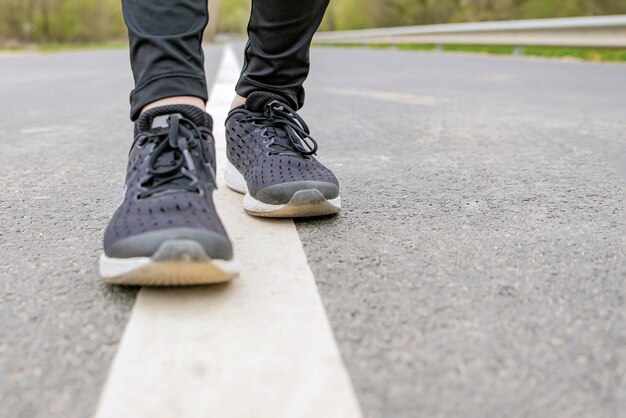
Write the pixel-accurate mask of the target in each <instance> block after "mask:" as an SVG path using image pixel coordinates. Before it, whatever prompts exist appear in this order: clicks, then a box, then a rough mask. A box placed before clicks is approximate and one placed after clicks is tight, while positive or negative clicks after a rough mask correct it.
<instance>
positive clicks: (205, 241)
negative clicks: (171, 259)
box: [105, 228, 233, 260]
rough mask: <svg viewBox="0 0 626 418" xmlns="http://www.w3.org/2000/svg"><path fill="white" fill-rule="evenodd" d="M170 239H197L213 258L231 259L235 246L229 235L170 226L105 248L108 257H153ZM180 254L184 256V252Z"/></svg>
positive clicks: (130, 237)
mask: <svg viewBox="0 0 626 418" xmlns="http://www.w3.org/2000/svg"><path fill="white" fill-rule="evenodd" d="M168 241H195V242H197V243H198V244H200V245H201V246H202V248H203V249H204V252H205V253H206V255H207V256H208V257H209V258H211V259H219V260H230V259H232V258H233V248H232V244H231V242H230V240H229V239H228V237H226V236H224V235H222V234H219V233H217V232H213V231H209V230H206V229H198V228H168V229H161V230H156V231H150V232H143V233H141V234H136V235H131V236H129V237H126V238H123V239H121V240H118V241H116V242H114V243H113V244H112V245H111V246H110V248H108V249H107V248H105V250H107V251H105V252H106V254H107V256H108V257H114V258H131V257H152V256H154V255H155V253H157V251H159V248H160V247H161V246H162V244H163V243H165V242H168ZM180 256H183V255H182V254H181V255H180Z"/></svg>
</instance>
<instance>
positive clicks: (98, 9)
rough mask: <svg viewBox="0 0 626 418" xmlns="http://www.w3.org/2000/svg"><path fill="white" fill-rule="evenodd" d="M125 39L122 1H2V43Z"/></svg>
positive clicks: (0, 22)
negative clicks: (3, 41) (7, 41)
mask: <svg viewBox="0 0 626 418" xmlns="http://www.w3.org/2000/svg"><path fill="white" fill-rule="evenodd" d="M125 36H126V30H125V27H124V20H123V17H122V13H121V6H120V0H0V39H3V40H5V41H6V40H10V41H18V42H102V41H107V40H110V39H120V38H123V37H125Z"/></svg>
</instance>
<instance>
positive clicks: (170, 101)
mask: <svg viewBox="0 0 626 418" xmlns="http://www.w3.org/2000/svg"><path fill="white" fill-rule="evenodd" d="M168 105H189V106H195V107H197V108H199V109H201V110H203V111H206V103H204V100H202V99H201V98H199V97H193V96H175V97H166V98H165V99H160V100H157V101H155V102H152V103H150V104H148V105H146V106H145V107H144V108H143V109H141V113H144V112H145V111H146V110H150V109H154V108H155V107H160V106H168Z"/></svg>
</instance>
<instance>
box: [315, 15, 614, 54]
mask: <svg viewBox="0 0 626 418" xmlns="http://www.w3.org/2000/svg"><path fill="white" fill-rule="evenodd" d="M315 42H316V43H383V44H407V43H414V44H435V45H443V44H465V45H511V46H515V47H520V48H521V47H524V46H572V47H574V46H578V47H598V48H626V15H615V16H593V17H573V18H559V19H532V20H509V21H499V22H477V23H452V24H443V25H423V26H403V27H395V28H379V29H363V30H351V31H337V32H320V33H318V34H317V35H316V36H315Z"/></svg>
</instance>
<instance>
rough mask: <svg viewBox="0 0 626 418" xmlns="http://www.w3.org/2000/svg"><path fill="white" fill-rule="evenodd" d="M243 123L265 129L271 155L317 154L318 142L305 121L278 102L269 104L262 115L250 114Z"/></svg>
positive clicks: (264, 132) (264, 133)
mask: <svg viewBox="0 0 626 418" xmlns="http://www.w3.org/2000/svg"><path fill="white" fill-rule="evenodd" d="M243 121H245V122H253V123H256V124H257V126H261V127H262V128H264V130H263V133H262V135H264V136H266V137H267V138H268V139H269V140H270V141H269V145H268V148H269V150H270V155H276V154H294V153H295V154H299V155H301V156H309V155H314V154H315V153H316V152H317V142H316V141H315V139H313V137H312V136H311V134H310V131H309V127H308V126H307V124H306V122H304V119H302V117H300V115H298V114H297V113H296V111H295V110H293V109H292V108H290V107H289V106H287V105H286V104H284V103H281V102H279V101H278V100H274V101H273V102H270V103H268V104H267V106H266V107H265V110H264V111H263V112H262V113H257V112H254V113H249V114H248V115H246V116H245V117H244V118H243Z"/></svg>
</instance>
